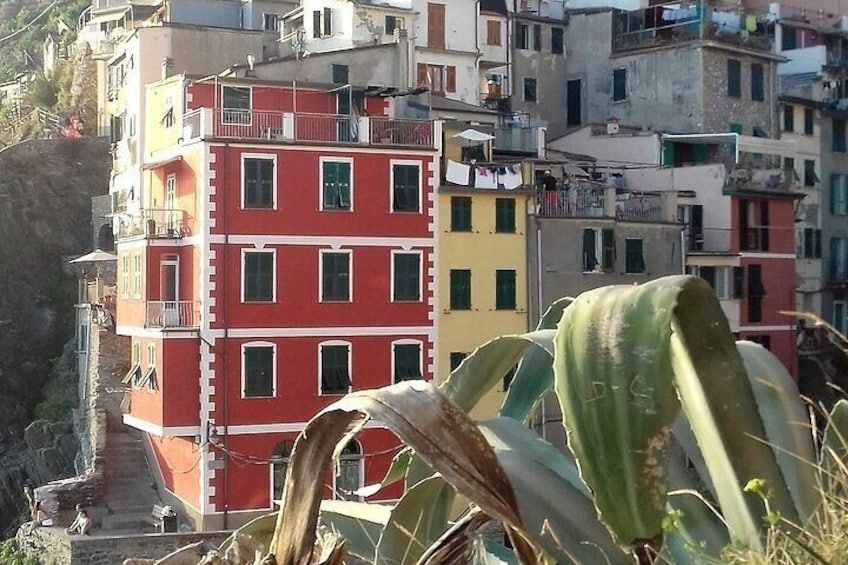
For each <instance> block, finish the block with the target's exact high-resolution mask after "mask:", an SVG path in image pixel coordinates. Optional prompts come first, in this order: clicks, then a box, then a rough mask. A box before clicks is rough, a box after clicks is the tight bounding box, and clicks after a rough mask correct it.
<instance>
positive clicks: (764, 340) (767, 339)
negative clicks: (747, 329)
mask: <svg viewBox="0 0 848 565" xmlns="http://www.w3.org/2000/svg"><path fill="white" fill-rule="evenodd" d="M745 339H747V340H748V341H753V342H754V343H759V344H760V345H762V346H763V347H765V348H766V349H769V350H770V349H771V336H770V335H764V334H757V335H746V336H745Z"/></svg>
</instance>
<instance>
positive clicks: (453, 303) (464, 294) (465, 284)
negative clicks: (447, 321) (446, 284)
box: [450, 269, 471, 310]
mask: <svg viewBox="0 0 848 565" xmlns="http://www.w3.org/2000/svg"><path fill="white" fill-rule="evenodd" d="M450 308H451V310H471V271H470V270H468V269H451V272H450Z"/></svg>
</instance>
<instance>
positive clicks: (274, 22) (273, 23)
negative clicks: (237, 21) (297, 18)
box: [262, 14, 280, 31]
mask: <svg viewBox="0 0 848 565" xmlns="http://www.w3.org/2000/svg"><path fill="white" fill-rule="evenodd" d="M262 29H264V30H265V31H280V16H278V15H277V14H262Z"/></svg>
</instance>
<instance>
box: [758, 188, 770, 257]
mask: <svg viewBox="0 0 848 565" xmlns="http://www.w3.org/2000/svg"><path fill="white" fill-rule="evenodd" d="M768 204H769V203H768V200H762V201H760V251H768V250H769V206H768Z"/></svg>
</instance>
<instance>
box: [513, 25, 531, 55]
mask: <svg viewBox="0 0 848 565" xmlns="http://www.w3.org/2000/svg"><path fill="white" fill-rule="evenodd" d="M515 48H516V49H530V26H528V25H527V24H515Z"/></svg>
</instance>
